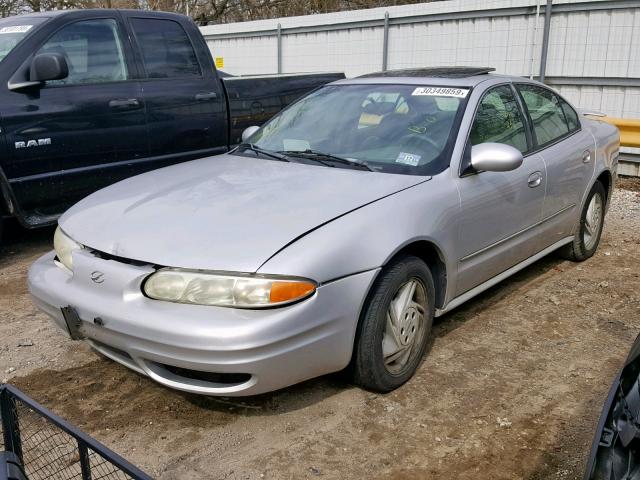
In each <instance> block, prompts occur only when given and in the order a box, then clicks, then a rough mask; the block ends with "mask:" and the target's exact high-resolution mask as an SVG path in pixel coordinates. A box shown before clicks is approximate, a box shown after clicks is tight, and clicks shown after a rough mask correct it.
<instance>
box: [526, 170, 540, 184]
mask: <svg viewBox="0 0 640 480" xmlns="http://www.w3.org/2000/svg"><path fill="white" fill-rule="evenodd" d="M541 183H542V172H533V173H532V174H531V175H529V179H528V180H527V185H529V188H536V187H538V186H540V184H541Z"/></svg>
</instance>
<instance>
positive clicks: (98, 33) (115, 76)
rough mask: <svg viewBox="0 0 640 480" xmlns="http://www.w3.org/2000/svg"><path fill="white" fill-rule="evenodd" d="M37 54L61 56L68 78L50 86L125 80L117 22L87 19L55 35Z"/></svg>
mask: <svg viewBox="0 0 640 480" xmlns="http://www.w3.org/2000/svg"><path fill="white" fill-rule="evenodd" d="M38 53H59V54H62V55H63V56H64V57H65V59H66V61H67V65H68V66H69V76H68V77H67V78H63V79H62V80H52V81H49V82H47V85H79V84H87V83H101V82H116V81H121V80H126V79H127V78H128V75H127V66H126V63H125V58H124V53H123V48H122V41H121V40H120V35H119V33H118V24H117V22H116V21H115V20H111V19H102V20H86V21H82V22H76V23H72V24H70V25H67V26H65V27H63V28H62V29H60V30H58V31H57V32H56V33H54V34H53V35H52V36H51V38H49V40H47V42H46V43H45V44H44V45H43V46H42V47H41V48H40V50H39V51H38Z"/></svg>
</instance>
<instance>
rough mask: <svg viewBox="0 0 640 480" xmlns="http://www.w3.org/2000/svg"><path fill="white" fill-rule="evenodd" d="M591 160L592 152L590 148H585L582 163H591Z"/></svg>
mask: <svg viewBox="0 0 640 480" xmlns="http://www.w3.org/2000/svg"><path fill="white" fill-rule="evenodd" d="M590 161H591V152H590V151H589V150H585V151H584V153H583V154H582V163H589V162H590Z"/></svg>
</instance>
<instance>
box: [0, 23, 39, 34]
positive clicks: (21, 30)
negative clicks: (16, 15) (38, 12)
mask: <svg viewBox="0 0 640 480" xmlns="http://www.w3.org/2000/svg"><path fill="white" fill-rule="evenodd" d="M31 27H33V25H15V26H13V27H2V28H0V35H1V34H3V33H27V32H28V31H29V30H31Z"/></svg>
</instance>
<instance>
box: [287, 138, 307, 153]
mask: <svg viewBox="0 0 640 480" xmlns="http://www.w3.org/2000/svg"><path fill="white" fill-rule="evenodd" d="M282 146H283V147H284V149H285V150H287V151H292V152H304V151H305V150H309V149H310V148H311V144H310V143H309V142H307V141H306V140H296V139H294V138H285V139H283V140H282Z"/></svg>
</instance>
